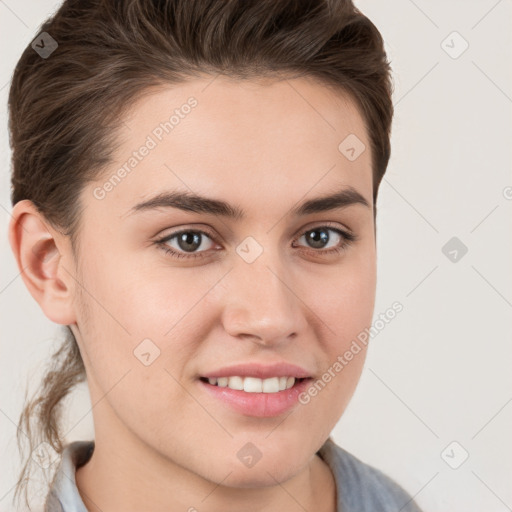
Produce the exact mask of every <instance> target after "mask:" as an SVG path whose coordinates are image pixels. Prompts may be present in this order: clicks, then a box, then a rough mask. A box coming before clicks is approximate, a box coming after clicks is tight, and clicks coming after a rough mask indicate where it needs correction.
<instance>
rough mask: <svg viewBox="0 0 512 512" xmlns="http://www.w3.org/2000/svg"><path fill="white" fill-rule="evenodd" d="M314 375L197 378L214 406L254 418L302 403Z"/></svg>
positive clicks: (286, 410) (280, 412)
mask: <svg viewBox="0 0 512 512" xmlns="http://www.w3.org/2000/svg"><path fill="white" fill-rule="evenodd" d="M312 381H313V378H312V377H302V378H299V377H292V376H280V377H277V376H276V377H267V378H264V379H261V378H258V377H252V376H244V377H242V376H240V375H233V376H229V377H199V379H198V380H197V381H196V382H197V383H198V385H199V388H200V389H201V392H202V393H204V394H205V397H206V398H207V399H209V400H212V402H211V404H212V407H214V408H217V407H220V408H221V410H226V411H229V412H231V413H232V412H235V413H237V414H239V415H240V416H245V417H251V418H260V419H261V418H275V417H278V416H282V415H284V414H285V413H290V412H291V410H292V409H293V408H295V407H297V406H298V405H299V403H300V402H299V397H300V395H301V393H304V392H305V391H306V390H307V389H308V387H309V386H310V383H311V382H312Z"/></svg>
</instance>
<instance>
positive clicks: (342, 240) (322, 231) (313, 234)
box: [297, 225, 357, 255]
mask: <svg viewBox="0 0 512 512" xmlns="http://www.w3.org/2000/svg"><path fill="white" fill-rule="evenodd" d="M329 232H331V233H334V236H333V235H332V234H331V235H330V234H329ZM302 239H304V240H305V242H306V244H308V245H309V248H311V249H313V251H312V252H315V253H320V254H321V255H326V254H337V253H340V252H342V251H344V250H346V249H347V247H348V246H349V245H350V244H351V243H352V242H354V241H355V240H357V237H356V235H354V234H353V233H350V232H348V231H345V230H342V229H340V228H334V227H332V226H330V225H324V226H318V227H314V228H312V229H308V230H307V231H305V232H304V233H303V234H302V235H301V236H300V237H299V238H298V239H297V240H299V241H300V240H302ZM329 244H331V245H332V247H331V248H329ZM326 247H327V249H326Z"/></svg>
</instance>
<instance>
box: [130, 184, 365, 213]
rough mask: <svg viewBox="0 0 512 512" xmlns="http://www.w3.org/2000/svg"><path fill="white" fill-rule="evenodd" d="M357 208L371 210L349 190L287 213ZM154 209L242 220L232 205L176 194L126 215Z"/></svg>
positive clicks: (150, 201)
mask: <svg viewBox="0 0 512 512" xmlns="http://www.w3.org/2000/svg"><path fill="white" fill-rule="evenodd" d="M356 204H361V205H363V206H365V207H366V208H370V209H371V206H370V204H369V203H368V201H367V200H366V199H365V198H364V197H363V196H362V195H361V194H360V193H359V192H358V191H357V190H356V189H354V188H353V187H350V186H349V187H347V188H344V189H342V190H340V191H338V192H336V193H334V194H330V195H327V196H322V197H317V198H314V199H308V200H307V201H304V202H303V203H301V204H299V205H298V206H295V207H294V208H292V209H291V212H290V213H291V215H293V216H295V217H299V216H303V215H309V214H312V213H321V212H325V211H330V210H335V209H340V208H346V207H347V206H352V205H356ZM157 208H178V209H180V210H184V211H188V212H192V213H206V214H209V215H216V216H221V217H226V218H230V219H234V220H241V219H244V218H245V212H244V210H243V209H241V208H240V207H238V206H236V205H231V204H229V203H227V202H225V201H221V200H219V199H212V198H208V197H204V196H200V195H197V194H194V193H192V192H179V191H174V192H162V193H160V194H158V195H156V196H154V197H152V198H150V199H148V200H146V201H142V202H140V203H138V204H136V205H135V206H134V207H133V208H131V210H130V211H129V212H128V213H129V214H132V213H136V212H140V211H147V210H153V209H157Z"/></svg>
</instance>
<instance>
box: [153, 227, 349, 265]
mask: <svg viewBox="0 0 512 512" xmlns="http://www.w3.org/2000/svg"><path fill="white" fill-rule="evenodd" d="M329 233H334V236H333V235H332V234H329ZM213 238H214V237H213V235H212V234H210V233H208V232H206V231H203V230H197V229H182V230H181V231H177V232H175V233H171V234H169V235H167V236H165V237H164V238H161V239H159V240H156V242H155V243H156V244H157V245H158V246H159V247H161V248H162V249H163V250H164V251H165V252H166V253H167V254H170V255H171V257H173V258H178V259H179V258H189V259H190V258H204V257H205V255H204V254H203V253H205V252H208V249H211V248H212V247H213V246H214V245H215V244H214V240H213ZM302 239H304V240H305V241H306V244H308V245H309V246H310V247H305V249H306V250H307V251H309V252H312V253H314V254H315V255H321V256H328V255H332V254H338V253H341V252H343V251H345V250H346V249H347V247H348V246H349V245H350V244H351V243H352V242H354V241H356V240H357V239H358V238H357V236H356V235H355V234H353V233H351V232H349V231H345V230H342V229H340V228H338V227H332V226H331V225H330V224H327V225H321V226H318V227H314V228H312V229H308V230H307V231H304V232H303V234H302V235H301V236H300V237H299V238H297V239H295V240H294V242H295V241H297V240H302ZM208 240H209V242H208ZM329 244H334V247H332V248H328V249H326V247H328V246H329ZM294 247H295V246H294Z"/></svg>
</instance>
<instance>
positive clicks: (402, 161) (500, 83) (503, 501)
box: [0, 0, 512, 512]
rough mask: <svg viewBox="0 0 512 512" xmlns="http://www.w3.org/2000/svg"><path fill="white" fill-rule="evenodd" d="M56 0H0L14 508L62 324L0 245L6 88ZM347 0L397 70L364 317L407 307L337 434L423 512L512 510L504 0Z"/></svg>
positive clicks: (79, 409)
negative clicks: (33, 413) (374, 275)
mask: <svg viewBox="0 0 512 512" xmlns="http://www.w3.org/2000/svg"><path fill="white" fill-rule="evenodd" d="M59 3H60V2H55V1H48V0H44V1H43V0H33V1H28V0H24V1H15V0H0V20H1V22H0V34H1V36H0V37H1V46H0V48H1V55H2V65H1V73H0V88H1V90H0V109H1V110H0V118H1V122H0V144H1V148H0V158H1V182H0V215H1V217H2V218H1V222H0V230H1V236H0V247H1V257H2V260H1V261H2V264H1V265H2V266H1V276H0V315H1V331H0V332H1V335H2V340H1V341H2V345H1V347H2V355H1V365H2V366H1V372H0V375H1V387H0V389H1V393H2V397H1V407H0V412H1V414H0V425H1V437H0V443H1V446H0V450H1V451H0V453H1V456H0V465H1V469H2V474H3V475H5V477H4V478H2V479H1V481H0V510H1V511H7V510H12V509H13V507H12V505H11V503H10V500H11V499H12V494H13V485H14V483H15V474H17V471H18V469H19V459H18V456H17V450H16V443H15V433H16V423H17V419H18V417H19V413H20V411H21V408H22V403H23V392H24V386H25V381H26V380H27V379H30V383H31V389H34V386H37V385H38V383H39V380H38V379H39V377H40V375H41V373H40V372H41V370H42V366H43V364H44V363H45V361H46V359H47V358H48V356H49V354H50V350H51V348H53V346H54V343H55V337H56V335H58V333H59V332H60V330H59V328H58V327H57V326H56V325H55V324H52V323H51V322H50V321H49V320H47V319H46V317H45V316H44V315H43V314H42V312H41V311H40V309H39V306H38V305H37V304H36V302H35V301H34V300H33V299H32V297H31V296H30V294H29V293H28V291H27V290H26V288H25V286H24V284H23V282H22V280H21V278H20V276H19V273H18V269H17V268H16V265H15V261H14V258H13V256H12V254H11V251H10V248H9V246H8V243H7V226H8V222H9V218H10V214H9V212H10V211H11V206H10V200H9V188H10V184H9V169H10V151H9V147H8V136H7V121H6V102H7V94H8V89H9V80H10V76H11V73H12V71H13V69H14V66H15V64H16V62H17V60H18V58H19V56H20V55H21V52H22V50H23V48H24V47H25V45H27V44H29V43H30V42H31V41H32V40H33V39H34V38H35V36H36V35H37V33H38V27H39V25H40V24H41V23H42V21H43V20H44V19H45V18H46V17H47V15H48V14H50V13H51V12H52V11H53V10H54V9H55V7H56V6H57V5H59ZM356 5H357V6H358V7H359V8H360V9H361V10H362V11H363V12H364V13H365V14H366V15H367V16H369V17H370V19H371V20H372V21H373V22H374V23H375V24H376V26H377V27H378V28H379V30H380V31H381V33H382V34H383V37H384V39H385V41H386V47H387V50H388V52H389V56H390V59H391V63H392V67H393V70H394V81H395V93H394V104H395V108H396V113H395V120H394V125H393V137H392V153H393V154H392V158H391V161H390V164H389V168H388V171H387V174H386V176H385V178H384V180H383V182H382V185H381V188H380V191H379V200H378V218H377V222H378V226H377V229H378V240H377V243H378V286H377V301H376V306H375V319H376V318H377V317H378V315H379V313H383V312H384V311H386V310H387V309H388V308H389V307H390V306H391V304H392V303H393V302H394V301H397V300H398V301H400V302H401V303H402V304H403V306H404V310H403V311H402V312H401V313H399V314H398V315H397V316H396V318H395V319H394V320H392V321H391V323H390V324H388V325H387V326H386V327H385V328H384V329H383V330H381V331H380V332H379V334H378V335H377V336H375V337H374V338H373V339H372V342H371V346H370V350H369V354H368V358H367V361H366V365H365V369H364V371H363V376H362V378H361V381H360V384H359V387H358V389H357V391H356V393H355V395H354V398H353V400H352V402H351V403H350V405H349V407H348V409H347V411H346V413H345V414H344V415H343V417H342V419H341V420H340V422H339V424H338V425H337V427H336V429H335V430H334V432H333V437H334V439H335V440H336V442H337V443H338V444H340V445H341V446H343V447H344V448H346V449H347V450H349V451H350V452H352V453H353V454H354V455H356V456H357V457H359V458H360V459H362V460H363V461H365V462H367V463H370V464H372V465H374V466H376V467H378V468H380V469H381V470H383V471H384V472H386V473H387V474H389V475H390V476H392V477H393V478H395V479H396V480H397V481H398V482H399V483H401V485H402V486H403V487H404V488H405V489H406V490H407V491H408V492H409V493H411V495H413V496H415V498H416V500H417V502H418V503H419V504H420V506H421V507H423V509H424V510H425V512H427V511H431V512H441V511H443V512H444V511H446V510H450V511H451V512H457V511H461V512H462V511H464V512H477V511H478V512H480V511H483V510H485V511H486V512H492V511H495V512H505V511H507V510H512V487H511V486H510V476H511V475H512V436H511V435H510V433H511V432H512V428H511V427H512V403H511V402H512V386H511V384H512V372H511V371H510V363H511V355H512V343H511V341H512V340H511V338H512V336H511V334H512V322H511V319H512V314H511V313H512V272H511V270H510V269H511V262H512V243H511V234H512V229H511V228H512V225H511V224H512V222H511V220H512V216H511V211H512V199H511V198H512V175H511V156H512V155H511V145H512V144H511V140H512V139H511V135H512V116H511V110H512V109H511V107H512V69H511V66H510V63H511V62H512V55H511V54H512V37H511V34H512V30H511V28H512V27H511V21H512V5H511V1H510V0H500V1H496V0H480V1H476V0H473V1H468V0H457V1H455V0H452V1H446V0H435V1H426V0H416V1H414V2H413V1H412V0H393V1H391V2H383V1H381V0H361V1H356ZM453 31H456V32H458V33H459V34H460V36H461V37H462V38H464V40H466V41H467V43H468V44H469V47H468V49H467V50H466V51H465V52H464V53H462V54H461V55H460V56H458V57H457V58H453V56H454V55H455V53H456V52H457V51H458V50H460V49H461V48H462V46H461V44H463V42H462V40H461V39H460V38H459V39H458V36H457V35H455V36H453V35H451V36H450V37H448V36H449V35H450V34H451V33H452V32H453ZM447 37H448V39H447ZM443 41H445V43H443ZM450 47H451V48H450ZM445 50H447V51H448V52H451V53H452V56H450V55H449V54H448V53H447V51H445ZM452 237H457V238H458V239H459V240H460V241H461V242H462V243H463V244H464V245H465V246H467V248H468V252H467V254H465V255H464V256H462V257H460V254H461V253H460V252H459V253H458V260H457V261H456V262H453V261H451V260H450V259H449V258H448V257H447V256H445V254H444V253H443V251H442V248H443V246H444V245H445V244H446V243H447V242H448V240H450V239H451V238H452ZM90 407H91V404H90V401H89V396H88V392H87V389H86V388H85V387H81V388H80V389H79V390H77V392H76V393H75V395H74V397H73V399H72V400H71V402H70V414H69V418H68V420H67V421H68V423H67V425H68V428H69V429H71V432H70V434H69V436H68V438H67V439H68V441H72V440H75V439H92V438H93V436H94V432H93V427H92V416H91V413H90ZM74 425H76V426H75V427H74V428H73V426H74ZM453 441H456V442H457V443H458V444H456V445H450V444H451V443H452V442H453ZM447 447H449V448H448V449H447V450H445V449H446V448H447ZM466 451H467V453H468V454H469V457H468V458H467V460H466V461H465V462H464V463H463V464H462V465H460V467H458V469H453V468H452V467H450V465H449V464H448V462H449V463H450V464H451V465H452V466H456V465H457V464H459V463H460V460H462V459H461V457H463V455H464V453H465V452H466ZM397 512H398V511H397Z"/></svg>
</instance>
